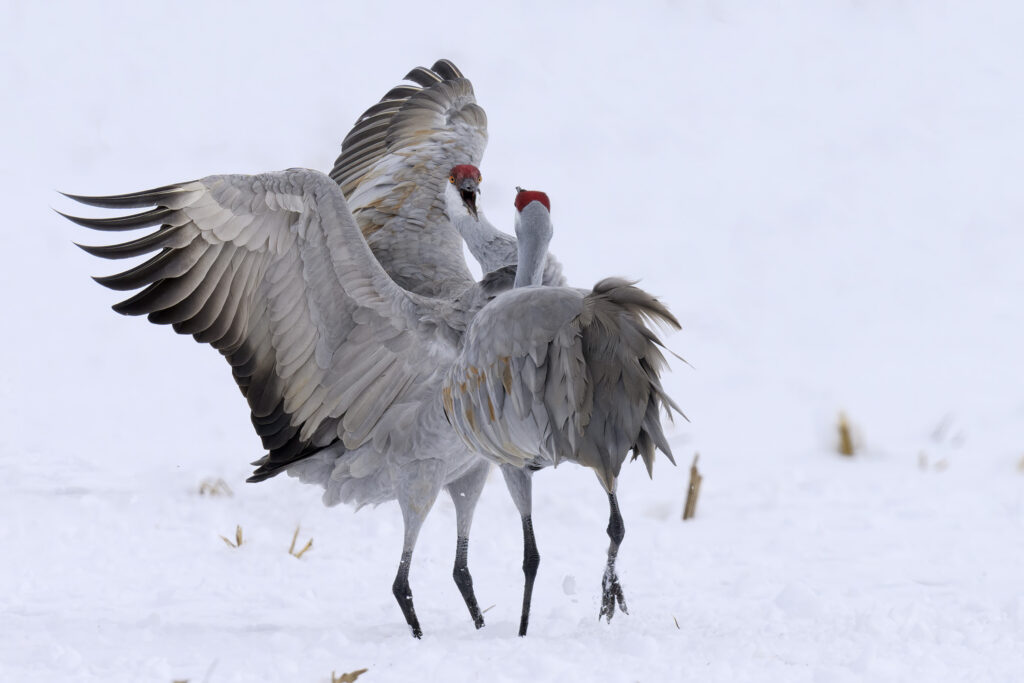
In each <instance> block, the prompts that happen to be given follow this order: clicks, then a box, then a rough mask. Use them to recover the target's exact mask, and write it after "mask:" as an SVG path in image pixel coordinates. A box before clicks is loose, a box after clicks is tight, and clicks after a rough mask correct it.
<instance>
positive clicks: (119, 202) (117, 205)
mask: <svg viewBox="0 0 1024 683" xmlns="http://www.w3.org/2000/svg"><path fill="white" fill-rule="evenodd" d="M190 182H191V181H190ZM187 184H188V183H177V184H175V185H163V186H161V187H154V188H153V189H151V190H142V191H141V192H129V193H128V194H112V195H107V196H96V197H92V196H89V195H84V194H68V193H67V192H61V193H60V194H62V195H64V196H65V197H67V198H68V199H74V200H75V201H76V202H78V203H80V204H87V205H88V206H98V207H100V208H103V209H140V208H142V207H144V206H153V205H154V204H158V203H160V201H161V200H162V199H165V198H167V197H168V196H170V195H172V194H174V193H175V192H179V191H180V190H181V186H182V185H187Z"/></svg>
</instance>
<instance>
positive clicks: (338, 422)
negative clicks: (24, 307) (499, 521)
mask: <svg viewBox="0 0 1024 683" xmlns="http://www.w3.org/2000/svg"><path fill="white" fill-rule="evenodd" d="M68 196H69V197H71V198H72V199H75V200H77V201H79V202H82V203H85V204H89V205H93V206H100V207H109V208H143V207H154V208H151V209H150V210H148V211H144V212H142V213H139V214H136V215H131V216H122V217H117V218H108V219H86V218H77V217H73V216H68V218H69V219H71V220H72V221H74V222H76V223H78V224H80V225H83V226H86V227H90V228H95V229H99V230H130V229H136V228H144V227H147V226H153V225H160V226H161V227H160V228H159V229H158V230H156V231H155V232H153V233H151V234H147V235H145V236H143V237H141V238H139V239H136V240H133V241H129V242H125V243H123V244H114V245H110V246H83V247H82V248H83V249H85V250H86V251H87V252H89V253H91V254H93V255H96V256H101V257H104V258H112V259H118V258H127V257H132V256H139V255H143V254H148V253H151V252H154V251H158V252H159V253H157V255H156V256H154V257H152V258H150V259H149V260H148V261H146V262H144V263H143V264H141V265H139V266H136V267H134V268H131V269H129V270H127V271H125V272H123V273H119V274H116V275H112V276H109V277H101V278H96V279H97V281H98V282H99V283H100V284H102V285H105V286H107V287H110V288H112V289H116V290H135V289H139V288H143V289H142V290H141V291H140V292H138V293H137V294H135V295H134V296H132V297H131V298H129V299H127V300H125V301H123V302H121V303H119V304H116V305H115V306H114V310H115V311H117V312H119V313H123V314H126V315H148V317H149V319H150V320H151V321H152V322H154V323H159V324H171V325H173V327H174V329H175V331H176V332H178V333H181V334H191V335H193V336H194V337H195V339H196V340H197V341H199V342H205V343H209V344H211V345H212V346H214V347H215V348H216V349H218V350H219V351H220V352H221V353H222V354H223V355H224V356H225V357H226V358H227V360H228V362H229V363H230V364H231V366H232V371H233V374H234V378H235V380H236V382H237V383H238V386H239V388H240V389H241V390H242V393H243V395H245V397H246V399H247V400H248V403H249V406H250V409H251V411H252V422H253V426H254V427H255V429H256V432H257V434H259V436H260V437H261V439H262V441H263V446H264V448H266V449H267V451H268V454H267V455H266V456H264V457H263V458H261V459H260V460H258V461H257V462H256V463H254V464H256V465H258V467H257V469H256V471H255V472H254V474H253V476H252V477H251V478H250V481H261V480H263V479H266V478H268V477H271V476H273V475H275V474H277V473H279V472H281V471H283V470H286V469H291V470H293V471H296V470H297V474H298V475H299V476H301V477H302V478H303V479H304V480H305V481H310V482H315V483H318V484H322V485H323V486H324V487H325V489H326V493H325V500H326V501H327V502H329V503H332V502H336V501H338V500H340V501H345V502H351V503H355V504H357V505H364V504H367V503H379V502H383V501H386V500H391V499H397V500H398V503H399V505H400V507H401V509H402V516H403V520H404V522H405V534H404V540H403V548H402V556H401V560H400V563H399V569H398V573H397V575H396V578H395V582H394V586H393V588H394V593H395V596H396V598H397V600H398V602H399V605H400V607H401V608H402V612H403V614H404V615H405V617H406V621H407V622H408V623H409V626H410V628H411V629H412V632H413V635H414V636H416V637H419V636H421V635H422V630H421V628H420V625H419V620H418V619H417V616H416V613H415V610H414V608H413V603H412V594H411V591H410V589H409V582H408V576H409V564H410V562H411V557H412V551H413V548H414V547H415V542H416V538H417V535H418V533H419V530H420V527H421V525H422V523H423V520H424V518H425V517H426V514H427V513H428V512H429V510H430V508H431V506H432V504H433V502H434V499H435V498H436V496H437V494H438V492H439V491H440V490H441V488H442V487H447V489H448V491H449V492H450V493H451V495H452V499H453V501H454V502H455V507H456V516H457V526H458V544H457V558H456V565H455V570H454V572H453V573H454V576H455V579H456V583H457V584H458V586H459V589H460V591H461V592H462V595H463V598H464V599H465V601H466V604H467V607H468V609H469V611H470V614H471V616H472V618H473V620H474V623H475V624H476V625H477V627H478V628H479V627H480V626H482V625H483V619H482V616H481V613H480V609H479V606H478V604H477V601H476V598H475V596H474V594H473V589H472V578H471V577H470V575H469V572H468V569H467V566H466V555H467V537H468V532H469V524H470V521H471V518H472V512H473V509H474V507H475V505H476V502H477V499H478V497H479V494H480V491H481V490H482V488H483V483H484V478H485V476H486V474H487V471H488V469H489V464H488V463H486V461H484V460H483V459H481V458H480V457H479V456H477V455H474V454H472V453H471V452H470V451H469V450H468V449H467V448H466V447H465V445H464V444H463V443H461V441H460V440H459V438H458V437H457V436H456V435H455V434H454V432H453V431H452V430H451V427H450V425H449V424H448V421H447V419H446V418H445V417H444V414H443V410H442V407H441V402H440V399H439V398H437V397H438V396H439V392H440V382H441V379H442V376H443V373H444V370H445V369H446V368H447V367H448V366H449V365H450V364H451V362H453V359H454V357H455V354H456V350H457V347H458V344H459V340H460V339H461V336H462V333H463V331H464V330H465V327H466V325H467V324H468V321H469V319H470V318H471V316H472V315H473V313H474V312H475V311H476V310H478V309H479V308H480V307H481V306H482V305H483V304H484V303H485V302H486V301H487V300H488V299H489V298H491V297H493V296H494V295H495V294H496V293H497V292H498V291H500V290H501V289H503V288H507V287H508V286H509V285H510V284H511V282H509V281H508V280H507V279H504V280H503V279H502V278H501V277H495V278H485V280H484V282H483V283H481V284H477V283H475V282H473V281H472V279H470V278H468V277H467V278H466V280H465V281H464V287H463V290H462V291H461V292H459V293H457V294H455V295H452V296H450V297H447V298H433V297H425V296H421V295H418V294H415V293H413V292H409V291H407V290H405V289H402V288H401V287H399V286H398V285H397V284H396V283H395V282H394V281H393V280H392V279H391V278H390V277H389V276H388V275H387V273H385V271H384V270H383V269H382V268H381V265H380V263H379V262H378V261H377V259H376V258H375V257H374V255H373V253H372V252H371V251H370V249H369V248H368V246H367V243H366V241H365V240H364V239H363V238H362V236H361V234H360V232H359V229H358V227H357V226H356V224H355V221H354V220H353V218H352V215H351V213H350V212H349V210H348V208H347V206H346V204H345V200H344V197H343V196H342V194H341V192H340V190H339V188H338V186H337V185H336V184H335V183H334V182H333V181H331V180H330V179H329V178H328V177H327V176H326V175H323V174H321V173H318V172H316V171H309V170H304V169H292V170H289V171H284V172H280V173H269V174H262V175H256V176H244V175H224V176H210V177H207V178H204V179H202V180H198V181H192V182H186V183H177V184H173V185H167V186H164V187H160V188H156V189H154V190H148V191H144V192H137V193H133V194H124V195H115V196H108V197H85V196H75V195H68Z"/></svg>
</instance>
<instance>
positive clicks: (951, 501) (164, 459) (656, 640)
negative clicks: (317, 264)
mask: <svg viewBox="0 0 1024 683" xmlns="http://www.w3.org/2000/svg"><path fill="white" fill-rule="evenodd" d="M445 8H446V6H442V5H439V4H437V3H423V4H416V5H413V4H405V5H389V4H387V3H373V4H370V3H364V4H363V5H360V6H358V7H356V6H353V5H352V4H351V3H331V4H325V5H303V6H301V8H300V7H296V8H292V6H289V7H288V8H285V6H284V5H282V4H280V3H275V4H260V3H248V4H246V5H236V4H231V3H223V4H215V5H211V4H209V3H199V2H177V3H163V4H153V5H149V4H145V5H144V4H141V3H113V2H111V3H106V4H104V5H101V6H99V7H89V6H86V5H85V4H72V3H56V2H55V3H45V4H44V3H25V2H19V1H17V0H9V1H8V2H6V3H4V4H3V5H2V6H0V46H2V47H0V50H2V51H3V59H2V65H3V66H2V67H0V89H2V91H3V92H4V93H5V94H6V97H5V106H4V107H3V109H2V112H0V124H2V125H0V129H2V131H3V133H2V134H0V144H2V147H0V153H2V156H3V159H4V160H5V163H4V164H3V165H2V167H0V186H2V187H4V188H5V196H4V200H5V202H4V203H5V206H6V207H7V217H6V226H5V228H4V229H3V230H2V231H0V249H2V252H3V253H4V254H5V255H6V263H5V265H4V267H3V268H2V269H0V291H2V292H3V293H4V295H5V296H4V299H5V306H4V309H5V314H6V320H7V322H6V324H5V325H4V330H5V333H4V335H3V338H2V339H3V340H2V345H3V346H2V351H3V357H4V358H5V359H6V361H7V367H6V369H5V370H4V372H3V373H2V376H0V405H2V408H3V410H2V415H3V418H2V419H3V429H2V430H0V519H2V520H3V521H2V523H0V586H3V588H2V589H0V634H2V638H0V679H2V680H5V681H6V680H11V681H43V680H46V681H50V680H56V679H69V680H76V681H77V680H80V681H93V680H95V681H104V682H107V681H142V680H146V681H165V682H168V683H169V682H170V681H172V680H186V679H187V680H189V681H192V682H193V683H197V682H200V681H208V682H210V683H226V682H229V681H252V680H274V681H329V680H330V676H331V672H332V671H334V672H337V673H338V674H341V673H342V672H345V671H352V670H355V669H359V668H364V667H365V668H368V669H369V671H368V672H367V673H365V674H364V675H363V677H362V678H361V679H360V680H363V681H368V682H372V681H405V680H413V679H425V680H433V679H450V680H487V681H521V680H556V679H563V678H571V679H574V680H608V681H620V680H621V681H636V680H642V681H650V680H700V681H706V680H721V681H733V680H785V681H855V680H871V681H904V680H910V679H916V680H929V681H954V680H957V681H959V680H994V681H1005V680H1015V679H1019V678H1020V677H1021V676H1022V674H1024V647H1022V645H1024V590H1022V589H1024V582H1022V579H1021V576H1020V567H1021V566H1024V472H1022V471H1021V470H1020V467H1019V465H1018V463H1019V462H1020V460H1021V458H1022V457H1024V438H1022V434H1024V390H1022V387H1024V363H1022V362H1021V360H1020V355H1019V354H1020V348H1021V346H1022V341H1024V307H1022V306H1021V304H1020V294H1021V292H1022V291H1024V268H1021V266H1020V262H1021V254H1022V252H1024V231H1022V230H1021V228H1020V224H1021V222H1022V219H1024V194H1022V193H1021V191H1020V179H1021V178H1022V177H1024V128H1022V127H1021V125H1020V122H1021V121H1022V120H1024V96H1022V95H1021V92H1020V83H1021V82H1022V80H1024V50H1022V49H1021V46H1020V28H1021V24H1022V20H1024V9H1022V7H1021V6H1020V5H1019V4H1018V3H1012V2H998V1H996V0H992V1H991V2H980V3H934V2H925V1H924V0H906V1H904V2H900V3H891V2H873V1H870V0H869V1H867V2H852V1H850V2H842V1H840V0H833V1H831V2H816V3H811V2H795V1H787V0H780V1H778V2H773V3H753V2H750V3H744V2H729V1H726V0H721V1H714V0H709V1H708V2H700V3H682V4H680V3H671V2H649V3H630V4H629V6H628V7H627V6H626V5H625V4H597V5H589V4H588V5H586V6H583V5H576V6H570V5H567V6H564V7H552V6H549V5H547V4H541V3H537V4H530V3H528V4H524V5H515V4H512V3H505V4H502V5H500V6H494V7H489V6H487V5H486V4H479V3H478V4H476V5H473V6H469V7H458V8H455V7H451V8H448V9H445ZM442 56H446V57H450V58H451V59H453V60H454V61H455V62H456V63H457V64H458V65H459V66H460V67H461V68H462V69H463V70H464V71H465V72H466V73H467V75H468V76H469V77H470V78H471V79H472V80H473V82H474V85H475V87H476V91H477V96H478V99H479V100H480V102H481V103H482V104H483V106H484V107H485V108H486V109H487V112H488V117H489V121H490V131H491V141H490V144H489V147H488V151H487V154H486V156H485V159H484V163H483V165H482V170H483V175H484V194H483V206H484V208H485V210H486V211H487V212H488V214H489V216H490V217H491V218H492V219H494V220H501V221H502V222H505V221H506V220H507V219H510V217H511V210H512V208H511V206H512V195H513V188H514V186H515V185H517V184H520V185H524V186H527V187H531V188H537V189H543V190H545V191H546V192H548V194H549V195H550V196H551V199H552V206H553V215H554V217H555V221H556V224H555V229H556V233H555V239H554V244H553V246H552V249H553V251H554V252H555V253H556V254H558V256H559V258H560V259H561V260H562V262H563V263H564V265H565V269H566V273H567V275H568V276H569V278H570V280H571V281H572V282H573V283H575V284H577V285H580V286H585V285H589V284H591V283H593V282H596V281H597V280H598V279H599V278H601V277H604V276H607V275H626V276H633V277H639V278H642V286H644V287H645V288H647V289H648V290H650V291H652V292H654V293H656V294H659V295H660V296H662V297H663V298H664V300H665V301H666V302H667V303H668V304H669V305H670V306H671V307H672V309H673V311H674V312H675V313H676V314H677V315H678V317H679V318H680V319H681V320H682V322H683V324H684V330H683V331H682V332H681V333H678V334H674V335H671V336H669V337H668V342H669V345H670V346H671V348H672V349H673V350H674V351H675V352H677V353H679V354H680V355H681V356H683V357H685V358H686V360H687V361H688V362H689V363H691V364H692V367H690V366H688V365H686V364H684V363H682V362H677V361H674V362H673V370H672V372H671V374H670V376H669V377H668V378H667V380H666V382H667V385H668V387H669V389H670V393H671V394H672V395H673V396H674V397H675V398H676V400H677V401H678V402H679V403H680V404H681V405H682V406H683V407H684V409H685V410H686V412H687V414H688V416H689V417H690V419H691V420H692V422H691V423H689V424H687V423H682V422H680V423H678V424H677V425H676V426H675V428H674V430H673V435H672V443H673V446H674V449H675V452H676V455H677V459H678V460H679V464H680V466H679V467H676V468H673V467H671V466H670V465H668V463H667V462H665V461H664V460H662V461H659V462H658V464H657V466H656V472H655V478H654V481H653V482H652V481H647V478H646V474H645V473H644V472H643V468H642V467H640V466H638V465H633V466H629V467H627V468H625V474H624V476H623V479H622V481H621V485H620V498H621V504H622V509H623V514H624V517H625V522H626V538H625V541H624V544H623V547H622V552H621V553H620V557H619V563H620V564H619V567H620V575H621V577H622V581H623V586H624V589H625V592H626V597H627V599H628V601H629V608H630V614H629V615H628V616H626V615H618V616H616V617H615V619H614V620H613V621H612V623H611V624H605V623H603V622H600V623H599V622H598V621H597V612H598V606H599V599H600V595H599V593H600V576H601V572H602V569H603V557H604V553H605V549H606V547H607V537H606V535H605V531H604V528H605V525H606V523H607V509H606V503H605V499H604V496H603V494H602V493H601V490H600V488H599V487H598V485H597V484H596V482H595V480H594V478H593V476H592V475H590V474H589V473H587V472H584V471H582V470H581V469H579V468H575V469H573V468H571V467H569V466H566V467H561V468H559V469H558V470H557V471H547V472H543V473H541V474H539V475H538V476H537V477H536V478H535V503H534V508H535V509H534V523H535V527H536V531H537V535H538V544H539V547H540V552H541V557H542V559H541V565H540V572H539V575H538V579H537V586H536V590H535V594H534V601H533V604H534V612H533V617H532V620H531V627H530V635H529V636H528V637H527V638H525V639H520V638H517V637H516V635H515V633H516V628H517V625H518V610H519V604H520V599H521V582H522V573H521V570H520V563H521V536H520V526H519V521H518V517H517V515H516V513H515V510H514V508H513V506H512V504H511V502H510V501H509V499H508V496H507V494H506V493H505V492H504V490H503V485H502V483H501V481H500V477H494V478H493V479H492V481H491V482H490V483H489V485H488V487H487V490H486V491H485V493H484V496H483V500H482V501H481V504H480V506H479V508H478V510H477V515H476V521H475V525H474V529H473V535H472V539H471V545H470V568H471V570H472V572H473V576H474V580H475V586H476V591H477V595H478V596H479V598H480V601H481V604H482V605H483V606H485V607H487V606H491V605H493V608H492V609H491V610H489V611H488V612H487V613H486V614H485V618H486V619H487V622H488V625H487V627H486V628H484V629H483V630H481V631H474V630H473V628H472V624H471V622H470V619H469V617H468V614H467V613H466V610H465V607H464V605H463V604H462V601H461V599H460V597H459V595H458V591H457V589H456V587H455V585H454V582H453V581H452V580H451V563H452V560H453V557H454V545H455V543H454V540H455V539H454V535H455V534H454V510H453V506H452V505H451V502H450V501H449V500H447V499H440V500H439V501H438V503H437V505H436V506H435V509H434V511H433V513H432V514H431V516H430V518H429V519H428V521H427V524H426V526H425V528H424V530H423V532H422V535H421V538H420V542H419V545H418V548H417V553H416V555H415V557H414V563H413V568H412V574H411V582H412V589H413V592H414V595H415V598H416V604H417V609H418V612H419V615H420V618H421V621H422V623H423V627H424V631H425V636H424V639H423V640H422V641H420V642H417V641H414V640H413V639H412V638H410V637H409V635H408V629H407V627H406V626H405V624H404V623H403V620H402V617H401V614H400V612H399V610H398V609H397V607H396V605H395V604H394V600H393V598H392V596H391V592H390V586H391V581H392V578H393V576H394V571H395V570H396V568H397V561H398V556H399V552H400V546H401V520H400V514H399V512H398V510H397V506H395V505H393V504H389V505H384V506H381V507H379V508H377V509H366V510H362V511H360V512H358V513H353V511H351V510H349V509H347V508H335V509H327V508H324V507H323V506H322V505H321V504H320V501H319V491H318V490H316V489H314V488H311V487H305V486H303V485H301V484H299V483H298V482H296V481H295V480H291V479H288V478H286V477H278V478H275V479H274V480H272V481H269V482H266V483H263V484H260V485H247V484H244V483H243V481H244V479H245V477H246V476H247V474H248V472H249V471H250V468H249V467H248V466H247V463H248V462H249V461H250V460H253V459H255V458H256V457H258V456H259V455H260V448H259V442H258V440H257V438H256V437H255V435H254V434H253V433H252V429H251V425H250V424H249V420H248V415H247V412H246V408H245V404H244V401H242V400H241V399H240V397H239V396H238V393H237V389H235V388H234V386H233V383H232V382H231V381H230V379H229V375H228V370H227V368H226V367H224V364H223V361H222V360H221V359H220V358H218V357H217V354H216V353H213V352H212V351H210V350H209V349H208V348H205V347H201V346H199V345H197V344H195V343H192V342H191V341H189V340H186V339H182V338H179V337H177V336H176V335H173V334H171V333H170V331H169V330H167V329H164V328H159V327H156V326H153V325H149V324H147V323H145V322H144V321H141V320H134V319H126V318H121V317H120V316H117V315H115V314H113V313H112V312H110V311H109V310H108V309H107V307H108V306H109V305H110V304H111V303H113V302H114V301H116V300H117V298H116V297H115V295H114V294H112V293H111V292H108V291H106V290H104V289H103V288H101V287H99V286H97V285H94V284H93V283H91V282H90V281H89V280H88V276H90V275H98V274H107V273H109V272H113V270H114V267H116V265H112V264H107V263H101V262H98V261H97V259H94V258H92V257H90V256H88V255H86V254H84V253H82V252H80V251H79V250H77V249H76V248H74V247H73V246H72V245H71V242H72V241H74V240H78V241H85V242H88V241H89V239H90V238H92V237H93V235H85V234H83V230H82V229H80V228H77V227H75V226H73V225H71V224H70V223H67V222H66V221H64V220H63V219H61V218H60V217H59V216H56V215H55V214H53V213H52V212H51V211H50V208H49V207H51V206H52V207H55V208H58V209H62V210H70V209H72V208H73V204H72V203H71V202H68V201H65V200H64V199H62V198H61V197H60V196H59V195H57V194H56V193H55V192H54V190H56V189H61V190H65V191H68V192H80V193H86V194H89V193H91V194H104V193H114V192H126V191H132V190H138V189H143V188H148V187H153V186H157V185H162V184H165V183H168V182H174V181H181V180H187V179H191V178H195V177H200V176H203V175H207V174H210V173H221V172H259V171H265V170H277V169H283V168H287V167H290V166H307V167H311V168H319V169H323V170H326V169H329V168H330V166H331V164H332V162H333V160H334V157H335V155H336V153H337V150H338V144H339V142H340V140H341V138H342V137H343V136H344V134H345V132H346V131H347V130H348V127H349V125H351V122H352V121H354V119H355V117H356V116H357V115H358V114H359V113H360V112H361V111H362V110H363V109H365V108H366V107H367V106H368V105H369V104H371V103H372V102H374V101H376V99H377V98H379V97H380V95H382V94H383V92H384V91H385V90H386V89H387V88H389V87H391V86H392V85H394V84H395V83H397V82H398V79H399V78H400V77H401V76H402V75H403V74H404V73H405V72H406V71H407V70H408V69H409V68H411V67H412V66H413V65H416V64H426V65H429V64H430V63H432V62H433V60H435V59H436V58H438V57H442ZM840 411H845V413H846V414H847V415H848V416H849V418H850V420H851V422H852V423H853V425H854V427H855V430H856V433H857V437H858V441H859V443H858V445H859V450H858V453H857V454H856V455H855V456H854V457H853V458H843V457H841V456H839V455H837V454H836V452H835V441H836V427H835V425H836V420H837V416H838V413H839V412H840ZM696 451H699V452H700V454H701V457H700V466H701V471H702V473H703V474H704V478H705V479H704V485H703V491H702V495H701V500H700V504H699V506H698V509H697V517H696V519H694V520H693V521H688V522H685V523H684V522H681V521H680V519H679V515H680V512H681V509H682V504H683V495H684V489H685V487H686V482H687V479H688V466H689V463H690V460H691V458H692V454H693V453H694V452H696ZM217 478H223V480H224V481H225V482H227V483H228V485H229V486H230V487H231V488H232V489H233V491H234V495H233V496H231V497H227V496H208V495H202V496H201V495H199V494H198V489H199V486H200V483H201V482H202V481H204V480H206V479H217ZM236 525H241V526H242V528H243V534H244V541H243V544H242V546H241V547H240V548H237V549H235V548H229V547H228V546H227V545H226V544H225V543H224V542H223V541H222V540H221V539H220V538H219V536H220V535H224V536H227V537H232V536H233V533H234V528H235V526H236ZM297 525H301V530H300V533H299V543H300V544H301V543H304V542H305V540H306V539H308V538H313V539H314V544H313V547H312V549H311V550H310V551H309V552H307V553H306V554H305V555H304V556H303V557H302V558H301V559H296V558H294V557H292V556H290V555H289V554H288V553H287V548H288V544H289V543H290V541H291V538H292V534H293V532H294V530H295V527H296V526H297ZM677 622H678V627H677Z"/></svg>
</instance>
